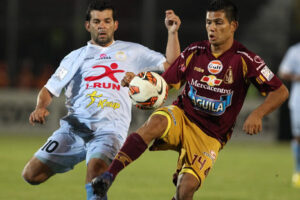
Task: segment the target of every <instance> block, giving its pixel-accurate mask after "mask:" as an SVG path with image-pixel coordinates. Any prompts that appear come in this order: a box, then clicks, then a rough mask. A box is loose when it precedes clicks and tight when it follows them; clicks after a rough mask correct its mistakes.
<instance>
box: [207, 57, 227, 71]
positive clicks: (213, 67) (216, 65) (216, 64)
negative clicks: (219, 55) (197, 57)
mask: <svg viewBox="0 0 300 200" xmlns="http://www.w3.org/2000/svg"><path fill="white" fill-rule="evenodd" d="M207 69H208V71H209V73H211V74H218V73H220V72H221V71H222V69H223V64H222V62H221V61H219V60H213V61H210V63H209V64H208V66H207Z"/></svg>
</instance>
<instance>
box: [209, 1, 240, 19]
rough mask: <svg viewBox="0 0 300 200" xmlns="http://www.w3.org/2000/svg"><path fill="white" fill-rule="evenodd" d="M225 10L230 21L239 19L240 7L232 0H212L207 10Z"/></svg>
mask: <svg viewBox="0 0 300 200" xmlns="http://www.w3.org/2000/svg"><path fill="white" fill-rule="evenodd" d="M220 10H224V12H225V15H226V17H227V19H228V21H229V22H231V21H238V20H239V16H238V9H237V7H236V5H235V4H234V3H233V2H232V1H230V0H212V1H211V2H210V4H209V6H208V8H207V10H206V11H207V12H210V11H220Z"/></svg>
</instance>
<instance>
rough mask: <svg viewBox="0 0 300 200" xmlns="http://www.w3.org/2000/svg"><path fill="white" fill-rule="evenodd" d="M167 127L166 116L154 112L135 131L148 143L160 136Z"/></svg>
mask: <svg viewBox="0 0 300 200" xmlns="http://www.w3.org/2000/svg"><path fill="white" fill-rule="evenodd" d="M167 127H168V118H167V117H166V116H165V115H162V114H158V113H157V112H154V113H153V114H152V115H151V116H150V117H149V119H148V120H147V121H146V122H145V123H144V124H143V125H142V126H141V127H140V128H139V129H138V130H137V131H136V132H137V133H138V134H139V135H140V136H141V137H142V138H143V139H144V141H145V142H146V144H149V143H150V142H151V141H152V140H153V139H157V138H160V137H161V136H162V135H163V133H164V132H165V130H166V129H167Z"/></svg>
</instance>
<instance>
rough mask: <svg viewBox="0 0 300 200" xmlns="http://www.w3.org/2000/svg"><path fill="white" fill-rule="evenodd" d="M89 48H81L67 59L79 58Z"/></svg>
mask: <svg viewBox="0 0 300 200" xmlns="http://www.w3.org/2000/svg"><path fill="white" fill-rule="evenodd" d="M86 48H87V46H83V47H80V48H78V49H75V50H73V51H71V52H70V53H68V54H67V55H66V56H65V58H78V57H79V56H80V55H81V54H82V53H84V52H85V50H86Z"/></svg>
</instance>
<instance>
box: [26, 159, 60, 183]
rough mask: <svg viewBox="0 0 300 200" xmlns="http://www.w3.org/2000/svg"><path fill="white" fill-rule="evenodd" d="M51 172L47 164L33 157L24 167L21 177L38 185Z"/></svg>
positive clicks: (49, 175) (51, 173)
mask: <svg viewBox="0 0 300 200" xmlns="http://www.w3.org/2000/svg"><path fill="white" fill-rule="evenodd" d="M53 174H54V173H53V172H52V170H51V169H50V168H49V167H48V166H47V165H45V164H43V163H42V162H41V161H39V160H38V159H37V158H35V157H33V158H32V159H31V160H30V161H29V162H28V163H27V164H26V166H25V167H24V169H23V172H22V177H23V178H24V180H25V181H26V182H28V183H29V184H31V185H38V184H40V183H43V182H45V181H46V180H47V179H48V178H49V177H51V176H52V175H53Z"/></svg>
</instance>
